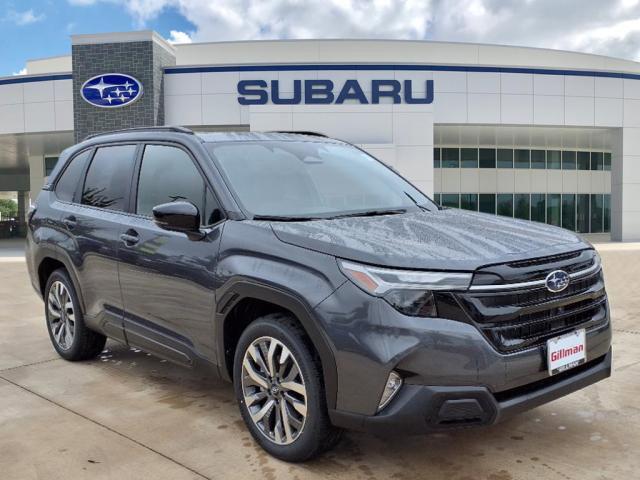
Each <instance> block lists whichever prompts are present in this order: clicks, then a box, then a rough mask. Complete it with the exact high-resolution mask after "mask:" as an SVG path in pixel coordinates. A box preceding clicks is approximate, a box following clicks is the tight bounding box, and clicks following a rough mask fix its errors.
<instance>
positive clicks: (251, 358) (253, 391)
mask: <svg viewBox="0 0 640 480" xmlns="http://www.w3.org/2000/svg"><path fill="white" fill-rule="evenodd" d="M274 345H275V346H274ZM271 348H273V354H272V355H269V351H270V350H271ZM285 350H286V351H287V352H288V353H285ZM260 359H262V360H260ZM271 359H272V360H271ZM261 366H262V367H264V368H261ZM296 369H297V372H296ZM249 370H251V372H250V371H249ZM273 371H275V372H276V375H274V376H271V375H270V373H271V372H273ZM256 373H257V374H258V381H256V377H255V374H256ZM273 379H275V382H274V381H273ZM233 383H234V387H235V393H236V398H237V400H238V404H239V407H240V413H241V415H242V418H243V419H244V422H245V424H246V425H247V428H248V429H249V431H250V432H251V435H252V436H253V438H254V439H255V441H256V442H258V444H260V446H261V447H262V448H263V449H264V450H266V451H267V452H268V453H270V454H271V455H273V456H274V457H276V458H279V459H280V460H284V461H287V462H303V461H305V460H310V459H311V458H314V457H316V456H318V455H320V454H321V453H323V452H324V451H326V450H328V449H330V448H332V447H333V446H334V445H335V444H336V443H337V442H338V440H339V439H340V434H341V431H340V430H338V429H337V428H335V427H334V426H332V425H331V422H330V420H329V414H328V412H327V403H326V396H325V388H324V383H323V380H322V372H321V369H320V361H319V359H318V358H317V356H316V355H315V353H314V350H313V347H312V346H311V344H310V342H309V340H308V338H307V336H306V334H305V332H304V330H303V329H302V328H301V327H300V325H299V324H298V322H297V321H296V320H295V319H294V318H292V317H290V316H287V315H283V314H270V315H266V316H264V317H260V318H258V319H257V320H255V321H253V322H252V323H251V324H250V325H249V326H248V327H247V328H246V330H245V331H244V332H243V333H242V335H241V336H240V340H239V341H238V346H237V348H236V353H235V358H234V374H233ZM260 383H266V386H267V387H268V388H265V385H262V386H261V385H260ZM274 387H275V388H274ZM303 390H304V393H302V391H303ZM269 402H272V403H271V404H270V406H267V405H268V404H269ZM283 405H284V406H283ZM265 411H266V412H267V413H265V414H264V416H262V417H260V415H261V414H262V413H264V412H265ZM303 412H304V413H303ZM254 418H261V420H258V421H256V420H254ZM278 419H279V420H280V423H279V424H278ZM285 419H288V421H287V422H285V421H284V420H285ZM287 424H289V427H288V428H287Z"/></svg>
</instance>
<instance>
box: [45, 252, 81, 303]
mask: <svg viewBox="0 0 640 480" xmlns="http://www.w3.org/2000/svg"><path fill="white" fill-rule="evenodd" d="M38 257H39V258H38V261H37V267H36V272H37V276H38V286H39V288H40V294H41V295H42V297H43V298H44V289H45V287H46V285H47V280H48V279H49V277H50V276H51V274H52V273H53V272H54V271H56V270H57V269H59V268H64V269H65V270H66V272H67V274H68V275H69V278H70V279H71V283H73V289H74V290H75V293H76V297H77V298H78V301H79V303H80V308H81V310H82V312H83V313H84V312H85V308H84V298H83V297H82V290H81V289H80V284H79V283H78V278H77V277H76V274H75V271H74V269H73V268H72V267H71V262H70V261H69V260H68V259H66V258H65V257H64V255H62V254H60V253H59V252H58V251H57V250H53V249H49V248H46V249H43V250H41V252H40V254H39V255H38Z"/></svg>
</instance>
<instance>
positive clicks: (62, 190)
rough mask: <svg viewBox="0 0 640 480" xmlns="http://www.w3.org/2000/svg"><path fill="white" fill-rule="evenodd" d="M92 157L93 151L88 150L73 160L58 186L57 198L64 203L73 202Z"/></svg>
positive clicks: (63, 173)
mask: <svg viewBox="0 0 640 480" xmlns="http://www.w3.org/2000/svg"><path fill="white" fill-rule="evenodd" d="M90 156H91V150H86V151H84V152H82V153H80V154H79V155H76V156H75V157H73V158H72V159H71V161H70V162H69V165H67V168H65V170H64V172H62V176H61V177H60V180H58V183H57V184H56V197H58V199H60V200H62V201H64V202H72V201H73V196H74V194H75V193H76V190H77V188H78V184H79V183H80V182H81V181H82V172H84V167H85V166H86V164H87V161H88V160H89V157H90Z"/></svg>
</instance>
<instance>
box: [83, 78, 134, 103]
mask: <svg viewBox="0 0 640 480" xmlns="http://www.w3.org/2000/svg"><path fill="white" fill-rule="evenodd" d="M80 95H82V98H83V99H84V100H85V101H86V102H88V103H90V104H91V105H94V106H96V107H100V108H120V107H124V106H126V105H130V104H132V103H133V102H135V101H136V100H138V99H139V98H140V97H141V96H142V83H140V82H139V81H138V80H137V79H135V78H134V77H132V76H130V75H125V74H123V73H104V74H102V75H96V76H95V77H91V78H90V79H89V80H87V81H86V82H84V84H83V85H82V88H81V89H80Z"/></svg>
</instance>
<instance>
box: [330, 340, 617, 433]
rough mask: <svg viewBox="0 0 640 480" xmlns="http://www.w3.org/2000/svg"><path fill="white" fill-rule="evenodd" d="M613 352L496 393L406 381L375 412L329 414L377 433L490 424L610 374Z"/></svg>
mask: <svg viewBox="0 0 640 480" xmlns="http://www.w3.org/2000/svg"><path fill="white" fill-rule="evenodd" d="M611 356H612V353H611V349H610V350H609V351H608V352H607V353H606V354H605V355H603V356H601V357H600V358H596V359H594V360H591V361H589V362H588V363H586V364H584V365H581V366H580V367H577V368H575V369H572V370H569V371H567V372H564V373H561V374H558V375H556V376H554V377H549V378H546V379H543V380H540V381H537V382H534V383H531V384H527V385H524V386H521V387H517V388H514V389H511V390H506V391H503V392H500V393H496V394H493V393H492V392H491V391H490V390H489V389H488V388H486V387H478V386H470V387H464V386H424V385H405V386H404V387H402V390H401V391H400V392H399V393H398V396H397V397H396V398H394V399H393V401H392V402H391V403H390V404H389V406H388V407H387V408H385V409H384V410H383V411H382V412H380V413H379V414H377V415H360V414H354V413H347V412H343V411H339V410H332V411H330V412H329V414H330V417H331V421H332V422H333V424H334V425H336V426H339V427H342V428H348V429H351V430H359V431H367V432H371V433H374V434H379V435H389V434H390V433H402V434H418V433H428V432H434V431H440V430H445V429H450V428H459V427H469V426H480V425H491V424H494V423H497V422H499V421H501V420H504V419H506V418H509V417H511V416H513V415H515V414H517V413H520V412H523V411H526V410H529V409H532V408H535V407H537V406H539V405H542V404H544V403H548V402H550V401H552V400H555V399H557V398H560V397H563V396H565V395H568V394H569V393H572V392H575V391H577V390H580V389H582V388H584V387H586V386H588V385H591V384H593V383H596V382H598V381H600V380H603V379H605V378H608V377H609V376H610V375H611Z"/></svg>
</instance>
